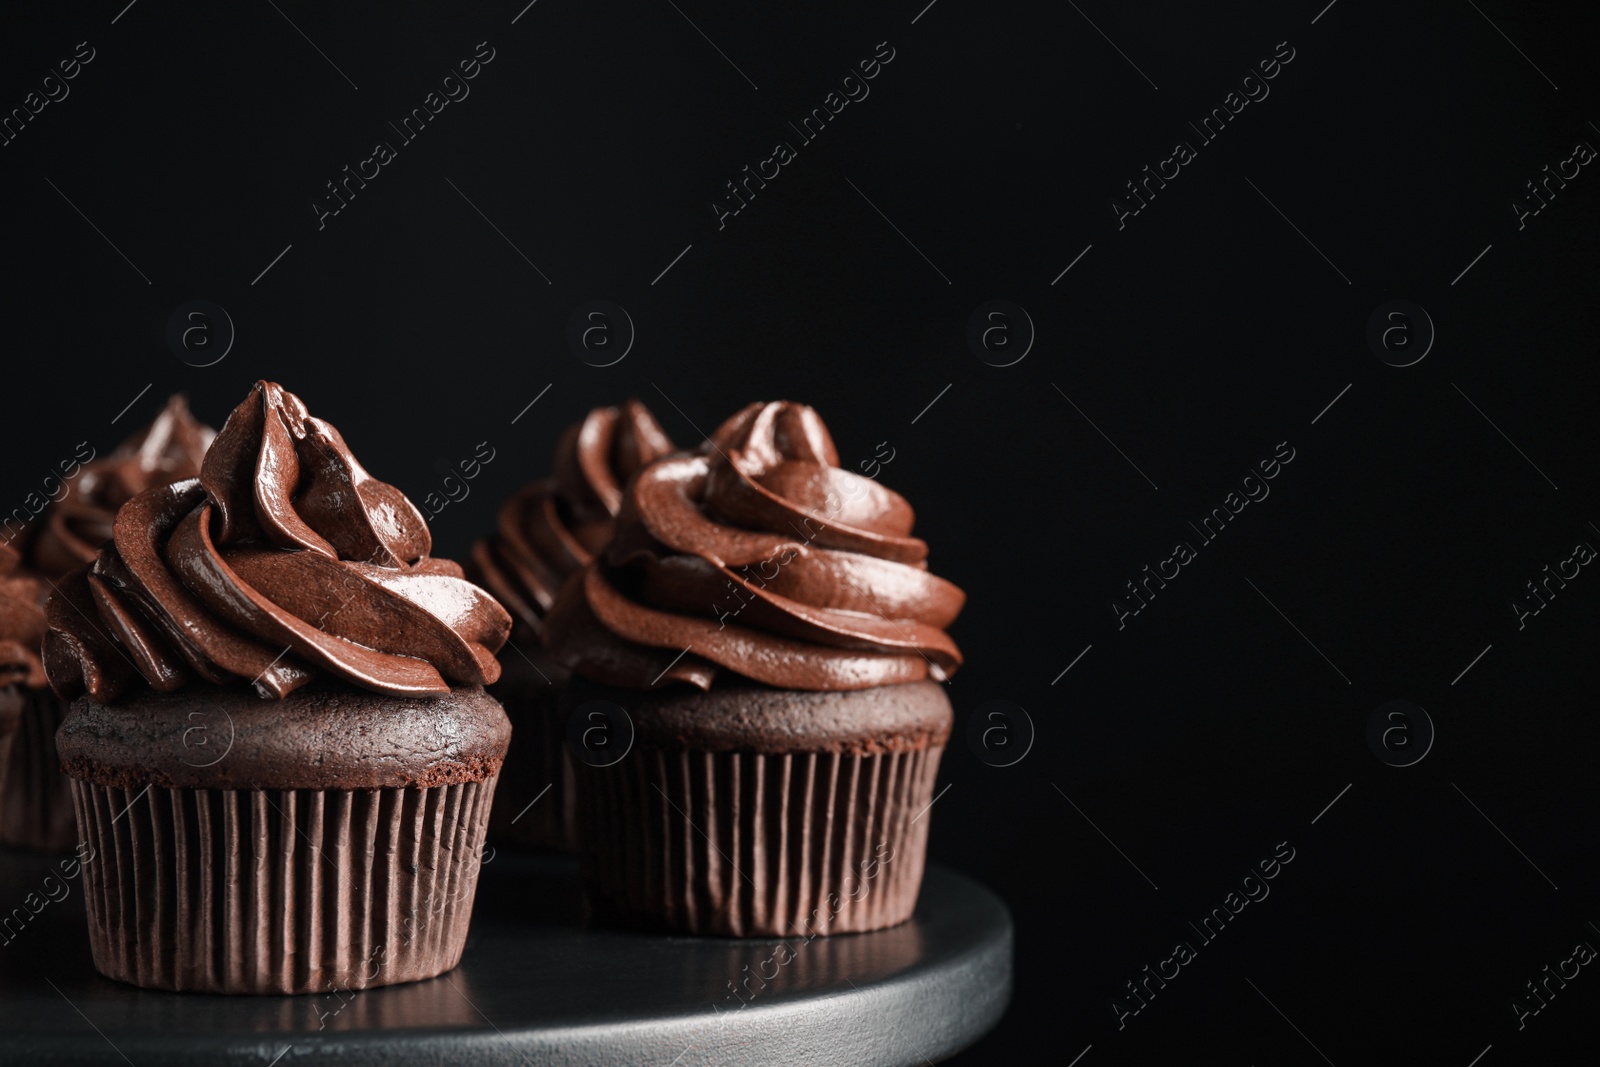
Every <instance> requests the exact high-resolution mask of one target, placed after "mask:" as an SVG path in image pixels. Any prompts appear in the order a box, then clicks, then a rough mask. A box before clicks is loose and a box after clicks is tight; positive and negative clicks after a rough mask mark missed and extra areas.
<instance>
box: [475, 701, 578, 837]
mask: <svg viewBox="0 0 1600 1067" xmlns="http://www.w3.org/2000/svg"><path fill="white" fill-rule="evenodd" d="M505 706H506V715H507V716H508V717H509V718H510V719H511V745H510V747H509V748H507V749H506V761H505V764H504V766H502V767H501V768H500V785H499V786H498V788H496V790H495V800H494V810H493V812H492V813H491V814H490V816H489V835H490V838H491V839H492V840H493V841H494V843H495V844H496V845H503V844H509V845H522V846H525V847H528V848H553V849H559V850H561V851H563V852H576V851H577V850H578V783H577V776H576V772H575V771H574V769H573V764H572V755H571V753H570V752H569V751H568V750H567V745H566V739H567V734H566V719H565V717H564V716H563V715H561V714H560V713H559V712H558V711H557V709H556V702H555V699H554V697H553V696H552V697H536V698H534V699H532V700H520V701H519V700H515V699H511V698H507V699H506V700H505Z"/></svg>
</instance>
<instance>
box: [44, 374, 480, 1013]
mask: <svg viewBox="0 0 1600 1067" xmlns="http://www.w3.org/2000/svg"><path fill="white" fill-rule="evenodd" d="M430 547H431V538H430V535H429V532H428V527H427V524H426V523H425V522H424V520H423V518H422V515H421V513H420V512H418V510H417V509H416V507H415V506H413V505H412V503H411V502H410V501H409V500H408V499H406V497H405V496H404V495H403V494H402V493H401V492H400V491H399V490H397V489H395V488H394V487H393V486H391V485H388V484H385V483H384V482H381V481H378V480H377V479H375V478H373V477H372V476H371V475H369V474H368V473H367V472H366V471H365V470H364V469H363V468H362V467H361V465H360V464H359V463H358V462H357V461H356V460H355V458H354V457H353V456H352V455H351V453H350V450H349V448H348V447H347V446H346V445H345V442H344V440H343V438H342V437H341V436H340V435H339V432H338V431H337V430H336V429H334V428H333V427H332V426H331V425H329V424H328V423H326V422H324V421H323V420H321V419H318V418H314V417H312V416H311V415H310V414H309V413H308V412H307V410H306V407H305V405H304V404H303V403H301V401H300V400H299V399H298V398H297V397H295V396H294V395H292V394H290V393H288V392H286V391H285V390H283V389H282V388H281V387H280V386H277V385H272V384H269V383H266V382H259V383H257V384H256V386H255V388H254V389H252V390H251V392H250V395H249V397H247V398H246V400H245V402H244V403H243V404H241V405H239V407H238V408H237V409H235V411H234V412H233V414H232V415H230V416H229V417H228V421H227V423H226V425H224V426H223V428H222V432H221V433H219V434H218V435H217V438H216V441H215V443H214V444H213V445H212V446H211V449H210V451H209V452H208V453H207V454H206V457H205V461H204V463H203V464H202V466H201V471H200V476H199V477H198V478H194V479H186V480H183V481H179V482H174V483H173V484H171V485H169V486H165V487H160V488H155V489H149V490H146V491H145V492H143V493H140V494H139V495H138V496H135V497H134V498H133V499H132V500H129V501H128V502H127V503H126V504H124V505H123V506H122V507H121V508H120V509H119V510H118V511H117V515H116V521H115V523H114V524H113V536H112V541H111V543H110V544H109V545H107V546H106V547H105V548H103V549H101V550H100V552H99V553H98V554H97V555H96V557H95V560H94V562H93V563H92V564H90V565H88V566H85V567H82V568H79V569H77V570H75V571H73V572H71V573H70V574H68V575H67V576H66V577H65V578H63V579H62V580H61V582H59V583H58V585H59V590H58V591H57V592H56V593H54V594H53V595H52V596H51V598H50V600H49V602H48V604H47V606H46V621H47V630H46V633H45V637H44V645H43V656H44V663H45V670H46V673H47V674H48V676H49V679H50V684H51V685H52V686H53V687H54V688H55V690H56V692H57V693H59V694H60V695H61V696H62V697H63V698H64V699H68V700H71V701H72V706H71V710H70V711H69V713H68V715H67V717H66V720H65V722H63V724H62V726H61V730H60V732H59V733H58V734H57V737H56V743H57V747H58V749H59V751H60V756H61V765H62V770H63V771H64V773H65V774H66V775H67V776H68V777H69V778H70V779H71V781H72V794H73V801H74V803H75V806H76V816H77V823H78V827H79V832H80V833H81V834H82V836H83V839H84V841H85V842H86V843H87V844H88V845H89V846H91V847H92V848H93V849H94V854H95V855H96V856H97V857H99V858H98V859H97V861H96V862H95V863H93V864H89V865H86V866H85V868H84V890H85V899H86V904H87V912H88V920H89V942H90V948H91V949H92V951H93V955H94V962H95V966H96V967H97V968H98V969H99V970H100V972H101V973H102V974H104V975H106V976H108V977H110V978H115V979H119V980H121V981H125V982H131V983H133V984H135V985H140V986H145V987H148V988H158V989H172V990H186V991H198V992H214V993H310V992H330V991H346V990H357V989H363V988H367V987H371V986H380V985H389V984H393V983H396V982H406V981H413V980H416V979H421V978H430V977H433V976H434V975H437V974H441V973H443V972H444V971H447V970H449V969H451V968H452V967H454V966H455V965H456V963H457V962H458V961H459V959H460V957H461V951H462V948H463V945H464V942H465V939H466V934H467V926H468V922H469V919H470V916H471V911H472V899H473V893H474V890H475V888H476V884H477V873H478V866H479V854H480V850H481V847H482V842H483V836H484V831H485V826H486V823H487V819H488V813H489V804H490V801H491V799H492V796H493V792H494V783H495V777H496V775H497V773H498V772H499V769H500V763H501V760H502V759H503V757H504V755H505V749H506V743H507V740H508V737H509V732H510V725H509V723H508V722H507V721H506V718H505V714H504V712H503V711H501V709H500V706H499V705H498V704H497V703H496V702H495V701H494V700H493V699H492V698H491V697H489V696H488V695H487V694H486V693H485V692H484V690H483V686H484V685H485V684H486V683H489V682H493V681H494V680H495V679H496V678H497V677H498V675H499V666H498V664H497V663H496V661H495V658H494V654H495V652H496V651H498V650H499V649H500V647H501V646H502V645H503V644H504V642H505V639H506V636H507V634H508V633H509V631H510V628H511V619H510V617H509V616H507V614H506V613H505V611H504V609H502V608H501V607H500V606H499V605H498V604H496V603H495V601H494V600H493V598H492V597H490V596H489V595H488V594H487V593H486V592H484V591H483V590H481V589H479V588H478V587H477V586H475V585H472V584H471V583H469V582H467V581H466V580H465V578H463V576H462V571H461V568H460V567H459V566H457V565H456V564H454V563H451V562H449V561H447V560H442V559H433V558H431V557H430V556H429V555H428V552H429V549H430Z"/></svg>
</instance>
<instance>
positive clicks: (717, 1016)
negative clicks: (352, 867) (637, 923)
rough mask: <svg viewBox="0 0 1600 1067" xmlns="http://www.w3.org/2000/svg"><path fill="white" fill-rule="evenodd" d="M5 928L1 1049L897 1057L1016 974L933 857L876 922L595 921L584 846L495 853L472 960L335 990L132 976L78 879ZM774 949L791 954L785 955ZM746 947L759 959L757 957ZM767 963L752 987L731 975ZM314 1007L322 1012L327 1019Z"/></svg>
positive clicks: (401, 1061)
mask: <svg viewBox="0 0 1600 1067" xmlns="http://www.w3.org/2000/svg"><path fill="white" fill-rule="evenodd" d="M56 870H57V867H56V861H54V860H51V859H49V858H47V857H41V856H34V855H29V854H26V853H20V852H13V851H0V921H3V920H4V919H5V918H6V917H8V916H13V911H12V909H14V908H24V914H31V913H30V912H28V911H27V909H26V908H25V907H24V901H25V900H28V899H29V895H30V894H38V895H37V896H35V897H33V898H32V902H33V904H34V905H37V904H38V903H39V901H41V900H45V899H48V898H47V896H46V892H45V890H46V889H48V890H49V891H50V892H53V893H54V894H55V895H57V896H60V895H61V892H62V890H61V888H60V886H61V884H62V880H61V879H60V878H59V877H57V878H56V879H54V880H53V881H51V882H50V883H48V885H47V883H46V878H47V876H49V875H51V874H52V873H53V872H55V871H56ZM65 884H66V886H68V887H69V889H70V895H69V896H66V897H64V898H62V899H60V900H58V901H50V902H49V903H48V904H46V905H45V906H44V907H42V908H41V909H40V910H39V912H38V913H37V914H36V915H32V916H31V918H30V919H29V921H28V922H27V925H26V926H24V927H23V928H21V929H20V930H18V929H16V926H15V922H13V925H12V927H11V928H9V929H4V928H0V1063H4V1064H13V1063H15V1064H24V1063H26V1064H66V1063H74V1064H76V1063H93V1064H118V1065H123V1067H126V1065H129V1064H132V1065H134V1067H158V1065H160V1067H165V1065H174V1067H183V1065H188V1064H201V1063H207V1064H209V1063H227V1064H241V1065H243V1064H251V1065H255V1067H269V1065H271V1067H291V1065H298V1064H313V1063H314V1064H325V1063H326V1064H331V1063H340V1064H351V1065H357V1067H365V1065H372V1067H379V1065H382V1067H405V1065H409V1064H418V1065H422V1064H428V1065H438V1064H453V1063H464V1064H465V1063H470V1064H474V1065H483V1067H498V1065H501V1064H505V1065H511V1064H521V1065H527V1067H545V1065H551V1067H555V1065H560V1067H594V1065H600V1064H628V1065H640V1067H649V1065H655V1067H695V1065H714V1067H735V1065H754V1064H762V1065H766V1064H775V1063H782V1064H801V1065H813V1064H814V1065H822V1064H828V1065H830V1067H834V1065H851V1067H857V1065H859V1067H867V1065H871V1067H899V1065H907V1067H909V1065H912V1064H921V1063H928V1062H932V1061H937V1060H939V1059H942V1058H945V1057H947V1056H950V1055H952V1054H953V1053H955V1052H956V1051H958V1050H959V1049H961V1048H963V1047H965V1046H967V1045H969V1044H971V1043H972V1042H973V1041H975V1040H977V1039H978V1037H980V1036H981V1035H982V1034H983V1033H984V1032H985V1031H987V1030H988V1029H989V1028H990V1027H992V1026H993V1025H994V1024H995V1023H996V1022H997V1021H998V1020H999V1018H1000V1016H1001V1014H1002V1013H1003V1012H1004V1011H1005V1008H1006V1004H1007V1002H1008V1001H1009V999H1010V995H1011V943H1012V931H1011V918H1010V916H1009V915H1008V914H1007V912H1006V909H1005V906H1004V905H1003V904H1001V903H1000V901H999V900H998V899H997V898H996V897H995V896H994V895H993V894H991V893H990V892H989V891H988V890H986V889H984V888H983V887H982V886H980V885H978V884H977V883H975V882H973V881H971V880H969V879H967V878H965V877H962V876H961V875H958V874H955V873H953V872H951V871H948V870H944V869H941V868H939V867H935V866H930V867H929V868H928V873H927V878H926V880H925V881H924V883H923V887H922V897H921V899H920V901H919V902H918V904H917V911H916V915H915V917H914V918H913V919H912V920H911V921H910V922H909V923H906V924H904V925H902V926H899V927H896V928H894V929H892V930H883V931H879V932H877V933H872V934H854V935H844V936H839V937H832V938H820V937H819V938H816V939H814V940H812V941H811V942H810V943H805V942H804V941H803V940H795V939H791V941H790V942H788V944H789V945H790V947H791V948H792V950H793V951H794V953H795V955H794V958H793V959H792V960H789V961H788V962H787V963H786V964H785V965H783V966H781V967H778V966H776V965H775V964H774V963H772V962H769V961H770V960H772V958H773V951H774V949H775V948H776V947H777V946H778V945H779V944H780V942H777V941H763V940H749V941H736V940H725V939H712V938H689V937H666V936H659V935H648V934H639V933H630V932H625V931H620V930H611V929H605V928H600V927H595V926H591V925H589V924H587V922H586V920H585V917H584V910H583V899H582V893H581V891H580V889H579V884H578V877H577V868H576V864H575V862H573V861H572V860H570V859H565V858H548V857H529V856H518V855H512V854H511V853H509V852H502V853H500V854H499V855H498V856H496V857H493V858H492V859H491V860H490V861H489V862H488V863H487V864H486V865H485V866H484V868H483V875H482V880H481V883H480V886H479V892H478V899H477V903H476V914H475V916H474V919H473V925H472V933H471V936H470V938H469V940H468V943H467V949H466V954H465V956H464V957H463V959H462V962H461V966H460V967H458V968H457V969H456V970H454V971H452V972H450V973H449V974H446V975H443V976H441V977H439V978H435V979H432V980H431V981H426V982H417V983H414V984H411V985H405V986H394V987H390V988H385V989H373V990H368V991H365V992H360V993H354V994H352V993H345V994H343V996H342V997H341V996H337V995H325V996H302V997H225V996H201V995H194V994H177V993H163V992H155V991H149V990H142V989H137V988H135V987H133V986H128V985H123V984H121V983H118V982H113V981H110V980H108V979H105V978H102V977H101V976H100V975H99V974H98V973H97V972H96V971H95V969H94V966H93V964H92V963H91V962H90V957H89V946H88V940H87V936H86V933H85V920H84V915H83V901H82V890H81V886H80V885H79V883H78V882H77V880H75V879H74V880H72V881H68V882H66V883H65ZM779 958H780V959H781V958H782V957H781V956H780V957H779ZM746 967H749V971H746V970H745V968H746ZM774 970H776V971H777V974H776V976H775V977H773V978H772V980H771V981H770V982H767V983H766V985H765V987H764V988H763V987H762V985H761V984H760V982H759V979H753V980H751V982H750V983H749V987H748V988H749V989H752V990H755V993H754V996H753V997H751V995H750V994H749V993H746V992H744V990H743V988H741V995H743V996H745V997H747V998H749V1000H748V1003H746V1004H745V1005H744V1006H743V1007H742V1008H741V1007H740V1004H741V1001H740V1000H739V999H737V998H736V997H735V996H734V994H733V993H732V991H731V989H730V986H729V982H738V981H739V980H741V979H743V978H744V977H745V975H746V974H754V973H758V972H759V973H762V974H765V975H772V974H773V972H774ZM319 1024H320V1028H319Z"/></svg>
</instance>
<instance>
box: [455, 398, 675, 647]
mask: <svg viewBox="0 0 1600 1067" xmlns="http://www.w3.org/2000/svg"><path fill="white" fill-rule="evenodd" d="M673 451H675V447H674V445H673V443H672V441H671V440H670V439H669V438H668V437H667V435H666V432H665V431H664V430H662V429H661V426H660V424H659V423H657V422H656V420H655V417H654V416H653V415H651V414H650V412H649V410H648V409H647V408H646V407H645V406H644V405H643V404H641V403H639V401H637V400H629V401H628V402H627V403H625V404H623V405H622V406H621V407H614V408H595V409H594V410H593V411H591V412H589V414H588V416H587V417H585V418H584V420H583V421H582V422H581V423H579V424H578V425H576V426H572V427H569V428H568V430H567V431H566V433H564V434H562V436H561V443H560V445H559V446H558V447H557V449H556V463H555V473H554V474H553V475H552V476H551V477H549V478H546V479H544V480H543V481H539V482H534V483H533V484H532V485H529V486H527V487H526V488H524V489H522V490H520V491H519V492H518V493H516V494H515V495H514V496H512V497H511V498H510V499H509V500H507V501H506V502H505V504H504V505H502V507H501V508H500V515H499V519H498V520H497V522H496V524H495V532H494V533H493V534H491V535H490V536H488V537H486V538H484V539H483V540H482V541H480V542H479V543H478V545H477V547H475V548H474V549H473V551H472V559H471V563H470V567H471V575H472V577H473V579H474V580H476V581H477V582H479V583H480V584H482V585H483V586H485V587H486V588H487V589H488V590H489V591H490V592H492V593H493V594H494V595H495V597H496V599H498V600H499V601H500V603H502V604H504V605H505V606H506V608H507V610H509V611H510V612H511V614H512V617H513V618H514V619H515V620H516V627H517V632H516V637H517V639H518V640H522V641H530V642H534V643H537V641H538V640H539V636H540V634H541V632H542V631H543V629H544V616H545V612H547V611H549V610H550V605H551V604H552V603H554V602H555V598H556V593H558V592H559V591H560V590H561V585H562V583H563V582H565V581H566V580H567V578H568V577H570V576H571V575H572V574H573V572H575V571H577V570H579V569H581V568H582V567H583V566H584V564H586V563H588V562H589V561H590V560H591V559H593V558H594V555H595V553H597V552H599V551H600V550H601V549H602V548H603V547H605V544H606V542H607V541H609V540H610V539H611V529H612V521H613V520H614V519H615V518H616V515H617V510H618V509H619V508H621V506H622V492H623V488H624V487H625V486H626V485H627V484H628V479H629V478H632V477H633V476H634V475H635V474H637V473H638V472H639V471H640V470H641V469H643V468H644V467H645V466H646V465H648V464H649V463H650V462H651V461H652V460H655V459H658V458H660V457H661V456H664V455H666V454H667V453H669V452H673Z"/></svg>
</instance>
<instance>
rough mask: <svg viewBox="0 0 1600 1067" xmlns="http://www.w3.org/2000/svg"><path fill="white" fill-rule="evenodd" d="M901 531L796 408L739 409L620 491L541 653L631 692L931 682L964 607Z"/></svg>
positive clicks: (808, 414) (950, 658)
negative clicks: (725, 678) (725, 679)
mask: <svg viewBox="0 0 1600 1067" xmlns="http://www.w3.org/2000/svg"><path fill="white" fill-rule="evenodd" d="M913 520H914V513H913V512H912V510H911V506H910V505H909V504H908V503H906V501H905V499H904V498H903V497H901V496H900V495H899V494H898V493H895V492H893V491H891V490H889V489H886V488H884V487H883V486H881V485H879V484H878V483H877V482H876V481H873V480H872V479H870V478H864V477H862V476H860V475H858V474H854V473H852V472H850V471H845V470H841V469H840V468H839V456H838V453H837V451H836V450H835V449H834V445H833V440H832V438H831V437H830V436H829V434H828V430H827V428H826V427H825V426H824V425H823V423H822V420H821V418H819V417H818V415H817V413H816V412H815V411H813V410H812V409H811V408H809V407H806V406H805V405H802V404H793V403H788V402H778V403H769V404H759V403H758V404H752V405H750V406H749V407H747V408H745V409H744V410H743V411H741V412H739V413H738V414H737V415H735V416H734V417H733V418H731V419H729V420H728V421H727V422H726V423H724V424H723V425H722V426H721V427H719V428H718V429H717V431H716V432H715V433H713V434H712V435H711V439H710V441H709V442H708V443H707V444H706V445H705V446H703V447H702V448H701V449H700V451H698V452H696V453H694V454H691V455H682V454H680V455H674V456H669V457H667V458H664V459H661V460H658V461H657V462H656V463H654V464H652V465H651V466H649V467H648V468H646V469H645V470H644V471H642V472H641V473H640V474H639V475H638V477H637V478H635V479H634V481H633V483H632V484H631V485H630V486H629V488H628V491H627V493H626V495H625V498H624V501H623V504H622V509H621V511H620V513H619V514H618V516H617V521H616V533H615V535H614V537H613V540H612V542H611V544H610V546H609V547H608V548H607V549H606V551H605V552H604V553H603V555H602V557H601V558H599V559H597V560H595V561H594V562H592V563H591V564H589V565H588V566H587V567H585V568H584V570H583V572H582V576H581V578H578V579H574V580H573V581H571V582H569V583H568V584H567V585H566V586H565V587H564V589H563V590H562V592H561V594H560V596H559V597H558V599H557V601H556V604H555V606H554V607H553V608H552V609H551V611H550V616H549V623H548V628H547V632H546V635H545V643H546V646H547V647H548V648H549V650H550V652H551V654H552V655H553V656H554V657H555V658H556V659H557V660H558V661H560V662H562V663H564V664H565V665H566V666H568V667H570V668H571V669H572V670H573V671H575V672H576V673H578V674H581V675H584V676H585V677H588V678H592V679H594V680H596V681H600V682H604V683H607V684H610V685H617V686H623V687H627V688H633V689H657V688H660V687H662V686H664V685H667V684H670V683H672V682H675V681H677V682H687V683H689V684H691V685H694V686H698V687H699V688H701V689H709V688H710V687H711V685H712V682H713V681H714V680H715V678H716V677H717V675H718V672H719V670H726V671H729V672H732V673H733V674H735V675H739V676H742V677H743V678H746V679H749V680H753V681H756V682H760V683H763V684H766V685H771V686H779V687H782V688H787V689H811V690H845V689H865V688H867V687H869V686H876V685H889V684H894V683H899V682H910V681H917V680H920V679H923V678H928V677H932V678H934V679H937V680H940V681H942V680H944V679H945V678H946V677H948V676H949V675H950V674H951V673H952V672H953V671H954V670H955V669H956V668H957V667H958V666H959V665H960V663H961V653H960V651H959V650H958V649H957V648H956V646H955V643H954V642H953V641H951V640H950V638H949V636H948V635H946V634H945V632H944V628H945V627H946V626H948V625H949V624H950V622H951V621H952V620H954V618H955V617H956V615H957V614H958V613H959V612H960V610H961V607H962V605H963V604H964V603H965V601H966V596H965V594H964V593H962V592H961V590H960V589H957V588H956V587H955V586H954V585H952V584H951V583H950V582H947V581H945V580H944V579H942V578H938V577H935V576H934V575H933V574H931V573H929V571H928V566H927V555H928V546H927V545H926V544H925V543H924V542H923V541H921V540H919V539H917V538H915V537H912V536H911V527H912V523H913Z"/></svg>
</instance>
